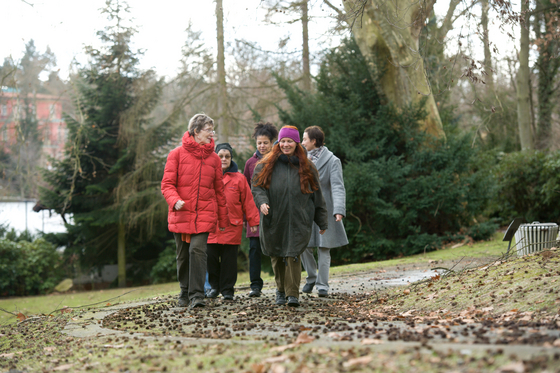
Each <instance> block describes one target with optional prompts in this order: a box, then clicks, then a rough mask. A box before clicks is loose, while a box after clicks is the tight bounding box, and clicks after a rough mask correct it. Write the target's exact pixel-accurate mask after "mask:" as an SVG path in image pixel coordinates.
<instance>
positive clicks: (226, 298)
mask: <svg viewBox="0 0 560 373" xmlns="http://www.w3.org/2000/svg"><path fill="white" fill-rule="evenodd" d="M223 297H224V300H233V295H231V294H225V295H223Z"/></svg>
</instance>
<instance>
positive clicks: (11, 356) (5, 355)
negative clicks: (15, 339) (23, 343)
mask: <svg viewBox="0 0 560 373" xmlns="http://www.w3.org/2000/svg"><path fill="white" fill-rule="evenodd" d="M0 357H5V358H6V359H11V358H13V357H14V353H13V352H10V353H9V354H0Z"/></svg>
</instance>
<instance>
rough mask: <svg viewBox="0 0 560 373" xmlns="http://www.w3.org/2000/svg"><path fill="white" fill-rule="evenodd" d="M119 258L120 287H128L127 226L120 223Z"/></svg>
mask: <svg viewBox="0 0 560 373" xmlns="http://www.w3.org/2000/svg"><path fill="white" fill-rule="evenodd" d="M117 260H118V262H117V263H118V277H119V287H120V288H125V287H126V241H125V226H124V224H123V223H122V222H121V223H119V233H118V239H117Z"/></svg>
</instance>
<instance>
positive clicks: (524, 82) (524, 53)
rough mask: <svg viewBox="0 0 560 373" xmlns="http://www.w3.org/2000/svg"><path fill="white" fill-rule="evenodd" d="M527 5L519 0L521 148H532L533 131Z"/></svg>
mask: <svg viewBox="0 0 560 373" xmlns="http://www.w3.org/2000/svg"><path fill="white" fill-rule="evenodd" d="M528 7H529V5H528V3H527V2H525V1H521V14H522V15H524V16H525V17H526V20H525V22H521V38H520V40H519V71H517V122H518V125H519V140H520V143H521V150H531V149H533V133H532V131H531V106H530V102H529V84H531V83H530V79H529V29H528V18H529V15H528V14H527V9H528Z"/></svg>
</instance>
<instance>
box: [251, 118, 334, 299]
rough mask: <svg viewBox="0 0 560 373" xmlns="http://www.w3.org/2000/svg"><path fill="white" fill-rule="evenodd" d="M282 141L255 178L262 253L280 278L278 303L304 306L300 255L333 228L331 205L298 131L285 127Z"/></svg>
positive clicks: (255, 198) (275, 146)
mask: <svg viewBox="0 0 560 373" xmlns="http://www.w3.org/2000/svg"><path fill="white" fill-rule="evenodd" d="M278 140H279V141H278V143H277V144H276V145H274V147H273V148H272V150H271V151H270V152H269V153H268V154H267V155H266V156H265V157H264V158H263V159H262V160H261V161H260V162H259V163H258V164H257V166H256V167H255V172H254V174H253V179H252V188H251V190H252V192H253V198H254V200H255V204H256V205H257V207H258V208H259V210H260V211H261V213H262V214H261V218H260V225H259V227H260V229H259V236H260V242H261V247H262V251H263V253H264V254H265V255H268V256H270V259H271V262H272V269H273V271H274V278H275V280H276V304H278V305H283V304H286V301H287V303H288V306H292V307H298V306H299V285H300V282H301V262H300V255H301V253H302V252H303V251H305V249H306V248H307V244H308V243H309V239H310V238H311V230H312V227H313V222H315V223H317V225H318V226H319V229H320V231H319V233H320V234H323V233H325V230H326V229H327V227H328V216H327V206H326V204H325V200H324V199H323V194H322V192H321V184H320V182H319V174H318V173H317V169H316V168H315V166H314V165H313V162H311V161H310V160H309V159H308V158H307V155H306V154H305V150H304V149H303V148H302V146H301V145H300V142H301V141H300V137H299V132H298V130H297V128H296V127H293V126H284V127H282V129H281V130H280V133H279V134H278Z"/></svg>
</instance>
